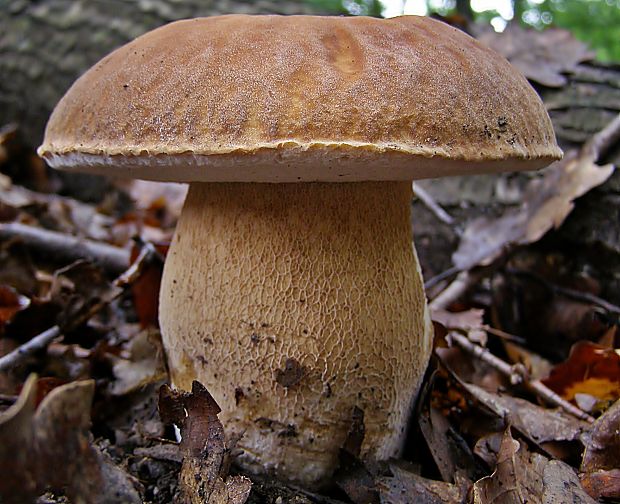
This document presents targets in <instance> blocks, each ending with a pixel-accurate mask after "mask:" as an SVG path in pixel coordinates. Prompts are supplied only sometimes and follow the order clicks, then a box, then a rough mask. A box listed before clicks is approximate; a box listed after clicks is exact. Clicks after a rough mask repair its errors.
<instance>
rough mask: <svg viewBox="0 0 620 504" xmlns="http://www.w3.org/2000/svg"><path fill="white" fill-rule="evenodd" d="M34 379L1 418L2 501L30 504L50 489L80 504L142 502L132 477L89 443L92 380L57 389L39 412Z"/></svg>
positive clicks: (49, 395) (0, 497)
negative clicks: (27, 503)
mask: <svg viewBox="0 0 620 504" xmlns="http://www.w3.org/2000/svg"><path fill="white" fill-rule="evenodd" d="M36 382H37V379H36V376H35V375H31V376H30V377H29V378H28V380H27V381H26V384H25V385H24V388H23V390H22V393H21V394H20V396H19V398H18V401H17V402H16V403H15V404H14V405H13V406H12V407H11V408H9V409H8V410H7V411H5V412H3V413H2V414H1V415H0V473H1V474H2V475H3V477H2V478H0V501H2V502H3V503H24V502H32V501H34V499H35V497H36V496H38V495H40V494H42V493H43V492H44V491H45V490H46V489H48V488H51V489H52V490H55V491H58V492H64V494H65V495H66V496H67V497H68V498H69V499H70V500H71V502H75V503H77V504H80V503H88V504H90V503H93V504H104V503H118V504H121V503H136V504H137V503H139V502H141V499H140V496H139V494H138V492H137V491H136V489H135V488H134V486H133V483H132V482H131V480H130V478H129V476H128V475H127V474H126V473H125V472H123V471H122V470H121V469H119V468H118V467H117V466H115V465H114V464H113V463H112V462H111V461H110V460H109V458H108V457H107V456H105V455H103V454H102V453H101V452H100V451H99V450H98V449H97V448H95V446H93V445H92V444H91V443H90V440H89V438H90V435H89V427H90V407H91V403H92V399H93V393H94V382H93V381H92V380H87V381H80V382H73V383H68V384H66V385H61V386H60V387H57V388H55V389H53V390H52V391H51V392H50V393H49V394H48V395H47V396H46V397H45V398H44V399H43V401H42V402H41V404H40V405H39V407H38V408H36V402H35V401H36V395H37V386H36Z"/></svg>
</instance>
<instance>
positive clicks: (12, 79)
mask: <svg viewBox="0 0 620 504" xmlns="http://www.w3.org/2000/svg"><path fill="white" fill-rule="evenodd" d="M227 13H254V14H257V13H278V14H302V13H303V14H310V13H318V12H317V11H316V10H314V9H312V8H311V7H310V6H308V4H307V3H305V2H304V1H303V0H286V1H278V0H256V1H252V0H38V1H34V0H0V125H3V124H6V123H9V122H17V123H18V124H19V125H20V129H21V130H22V131H23V132H24V134H25V136H26V138H27V139H28V140H29V141H30V142H32V143H33V144H36V145H38V142H39V141H40V140H41V138H42V133H43V129H44V127H45V123H46V121H47V118H48V117H49V114H50V112H51V110H52V108H53V107H54V105H55V104H56V102H57V101H58V100H59V99H60V97H61V96H62V95H63V94H64V92H65V91H66V90H67V89H68V88H69V86H70V85H71V84H72V82H73V81H74V80H75V79H76V78H77V77H78V76H79V75H80V74H81V73H83V72H84V71H85V70H86V69H88V68H89V67H90V66H91V65H93V64H94V63H95V62H97V61H98V60H99V59H100V58H101V57H103V56H104V55H105V54H107V53H108V52H110V51H111V50H113V49H114V48H116V47H118V46H120V45H122V44H124V43H126V42H127V41H129V40H131V39H133V38H135V37H137V36H138V35H141V34H142V33H144V32H146V31H148V30H151V29H153V28H156V27H157V26H160V25H162V24H165V23H168V22H170V21H174V20H177V19H182V18H188V17H197V16H209V15H214V14H227Z"/></svg>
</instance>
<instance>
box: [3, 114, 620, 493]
mask: <svg viewBox="0 0 620 504" xmlns="http://www.w3.org/2000/svg"><path fill="white" fill-rule="evenodd" d="M616 122H618V121H616ZM614 128H615V129H614ZM618 128H619V125H618V124H615V125H614V124H611V125H610V126H609V127H608V128H607V129H606V130H604V131H602V132H601V133H600V134H598V135H596V136H595V137H593V138H592V139H591V141H590V142H588V143H586V145H584V146H583V147H582V149H581V150H580V151H578V152H576V153H575V154H574V155H570V156H567V157H566V158H565V159H564V160H563V161H561V162H558V163H556V164H554V165H553V166H552V167H550V168H548V169H547V170H546V171H545V173H544V175H543V177H542V178H540V179H537V180H536V181H534V182H532V186H531V187H529V188H527V190H526V191H525V195H526V197H525V200H524V202H523V204H522V205H520V206H518V207H514V208H510V209H509V210H507V211H506V212H504V213H503V214H501V215H499V216H494V217H482V218H480V219H478V220H477V221H476V222H474V223H472V224H471V226H470V227H468V228H467V230H466V231H465V232H464V233H463V235H462V238H461V242H460V245H459V247H458V249H457V252H456V253H455V254H454V256H453V263H454V264H453V266H452V268H451V269H450V271H448V272H447V273H446V274H445V275H441V276H439V277H435V278H433V279H429V280H430V282H429V283H428V284H427V287H428V293H429V296H430V297H431V308H432V314H433V319H434V320H435V350H434V353H433V357H432V361H431V363H430V366H429V369H428V372H427V374H426V378H425V381H424V384H423V387H422V391H421V394H420V397H419V398H418V402H417V406H416V409H415V413H414V415H413V417H412V419H411V424H410V436H409V439H408V441H407V446H406V450H405V453H404V456H403V458H402V459H399V460H391V461H387V462H382V463H374V462H372V461H367V460H361V459H360V458H359V449H360V444H361V440H362V438H363V419H362V420H360V419H359V418H358V419H357V420H352V426H351V432H352V434H351V436H350V438H351V439H349V440H348V442H347V443H346V447H345V446H343V447H342V450H341V453H342V456H341V464H340V468H339V470H338V471H337V473H336V475H335V476H334V481H333V487H332V488H329V489H326V491H325V493H324V494H317V493H312V492H307V491H305V490H302V489H299V488H294V487H290V486H287V485H286V484H285V483H281V482H278V481H277V480H275V479H273V478H269V477H263V478H257V477H256V476H251V475H244V474H242V473H240V472H239V470H238V469H237V468H236V467H235V460H234V458H235V450H234V449H233V447H231V446H229V445H227V444H226V441H225V440H224V437H223V436H221V435H216V434H218V433H221V432H222V429H223V427H222V425H221V424H220V423H219V421H218V420H217V406H216V405H215V404H214V402H213V400H212V398H211V397H210V395H209V394H208V391H206V390H205V389H204V388H202V387H201V386H200V385H199V384H196V386H195V387H194V390H193V391H192V392H191V393H187V394H180V393H177V392H173V391H171V390H170V389H168V388H167V386H166V385H165V384H166V382H167V371H166V365H165V363H164V361H163V358H162V356H163V352H162V348H161V341H160V336H159V331H158V327H157V299H158V290H159V280H160V276H161V272H162V264H163V260H164V257H165V253H166V250H167V245H168V244H169V242H170V239H171V237H172V233H173V231H174V225H175V222H176V219H177V218H178V215H179V212H180V208H181V205H182V201H183V197H184V191H185V190H184V188H183V186H180V185H174V184H154V183H147V182H140V181H137V182H131V183H128V182H123V183H116V184H109V185H108V186H106V197H105V198H103V199H101V200H99V201H98V202H97V203H88V202H84V201H80V200H79V199H78V197H79V196H80V193H81V191H80V190H79V189H77V190H76V189H75V188H76V187H78V188H79V187H80V185H79V184H76V183H72V184H69V183H67V180H68V179H67V178H66V177H64V178H63V177H61V176H59V175H57V174H55V173H51V172H50V171H49V170H48V169H47V168H46V167H45V166H44V165H43V164H42V162H41V161H40V160H39V159H38V158H37V157H36V155H35V153H34V151H32V149H30V148H29V147H27V146H26V145H25V144H24V143H23V142H21V141H20V140H19V134H18V132H17V131H15V130H14V129H12V128H5V129H3V130H2V132H1V133H0V170H3V171H4V172H5V174H2V175H0V240H1V241H0V257H1V261H0V355H3V357H1V358H0V473H2V475H3V478H2V479H0V497H1V499H0V500H2V502H6V503H9V502H15V503H24V502H33V501H36V502H38V503H52V502H97V503H98V502H101V503H103V502H105V503H113V502H153V503H167V502H172V501H173V500H174V499H177V501H178V502H209V503H235V504H236V503H239V504H241V503H243V502H268V503H277V504H280V503H286V502H294V503H336V502H353V503H355V504H360V503H377V502H386V503H405V502H445V503H463V502H473V503H500V502H501V503H508V502H550V503H551V502H580V503H581V502H583V503H586V502H596V501H597V500H606V501H620V436H619V435H618V432H619V431H620V402H618V398H619V397H620V353H619V352H618V350H617V349H618V348H620V344H619V342H620V341H619V340H620V333H619V332H618V321H619V316H620V307H619V306H616V305H614V304H612V303H610V302H608V301H606V300H605V299H602V298H600V297H599V296H598V293H599V291H600V289H599V285H598V281H597V279H596V278H593V277H591V276H589V275H588V272H587V271H584V270H580V271H574V269H573V268H572V267H571V264H569V263H567V261H566V260H565V258H562V257H560V256H558V255H557V254H550V253H549V252H548V251H547V250H546V249H545V247H544V246H543V245H541V243H542V241H541V239H542V238H543V237H544V236H545V234H546V233H547V232H548V231H549V230H551V229H553V228H555V227H557V226H559V225H560V224H561V222H562V221H563V220H564V219H565V218H566V216H567V215H568V214H569V213H570V212H571V210H572V208H573V205H574V204H575V203H574V200H575V199H576V198H578V197H579V196H581V195H583V194H585V193H586V192H587V191H588V190H590V189H591V188H593V187H595V186H597V185H599V184H601V183H603V182H604V181H605V180H606V179H607V178H608V177H609V176H610V175H611V173H612V171H613V167H612V166H609V165H608V166H598V165H597V164H596V161H597V159H598V158H599V154H600V150H601V149H605V148H607V147H608V146H609V145H608V144H609V142H610V138H615V136H614V135H617V129H618ZM6 173H8V174H13V176H12V177H11V176H9V175H6ZM16 173H19V174H21V175H20V176H19V177H17V176H15V175H14V174H16ZM86 180H90V179H86ZM81 183H82V184H84V181H82V182H81ZM88 183H90V182H88ZM98 183H100V182H98ZM58 191H60V192H62V193H64V195H62V196H61V195H59V194H58ZM427 203H428V205H430V206H429V208H432V209H433V211H434V212H438V209H437V208H436V207H435V206H434V205H433V203H432V201H427ZM576 204H579V202H578V201H577V202H576ZM438 218H442V216H441V214H440V212H439V213H438ZM74 237H79V238H78V239H77V240H76V239H75V238H74ZM179 407H181V408H184V409H185V410H186V412H187V417H188V418H190V419H191V418H192V417H193V416H194V415H203V416H205V415H206V417H208V418H209V419H210V420H209V421H208V422H206V423H204V422H203V425H202V427H201V428H200V429H198V431H196V430H195V429H194V430H192V431H191V436H190V435H186V436H185V437H184V438H183V439H184V442H183V443H181V444H180V445H179V444H178V443H177V442H176V438H175V435H174V431H173V429H172V425H171V424H172V421H176V422H179V419H178V418H176V417H175V414H176V413H175V412H176V411H178V408H179ZM175 418H176V420H175ZM180 423H181V424H183V422H180ZM185 424H191V421H187V422H185ZM182 428H183V425H182ZM360 433H361V435H360ZM196 447H198V449H196ZM205 447H206V448H205ZM197 453H198V454H199V455H197Z"/></svg>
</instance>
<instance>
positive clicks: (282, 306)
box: [39, 15, 561, 486]
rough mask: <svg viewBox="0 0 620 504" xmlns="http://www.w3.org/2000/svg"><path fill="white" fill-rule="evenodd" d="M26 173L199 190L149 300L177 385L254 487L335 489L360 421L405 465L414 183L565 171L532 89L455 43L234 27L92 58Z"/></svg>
mask: <svg viewBox="0 0 620 504" xmlns="http://www.w3.org/2000/svg"><path fill="white" fill-rule="evenodd" d="M39 153H40V155H41V156H43V157H44V158H45V159H46V160H47V161H48V162H49V164H50V165H51V166H53V167H55V168H61V169H65V170H80V171H87V172H91V173H97V174H105V175H114V176H118V175H121V176H129V177H137V178H144V179H151V180H161V181H182V182H189V183H190V187H189V193H188V195H187V199H186V202H185V206H184V209H183V213H182V215H181V217H180V220H179V223H178V227H177V230H176V234H175V238H174V241H173V243H172V247H171V249H170V252H169V255H168V258H167V261H166V266H165V272H164V277H163V282H162V289H161V295H160V322H161V329H162V338H163V342H164V347H165V350H166V355H167V359H168V365H169V369H170V374H171V381H172V383H173V385H174V386H176V387H178V388H181V389H184V390H189V389H190V387H191V383H192V380H199V381H200V382H202V383H203V384H204V385H205V386H206V387H207V389H208V390H209V391H210V392H211V394H212V395H213V397H214V398H215V399H216V400H217V402H218V404H219V405H220V407H221V409H222V413H221V415H220V418H221V419H222V421H223V423H224V424H225V426H226V427H227V428H228V429H232V430H234V431H238V432H242V433H243V437H242V439H241V441H240V443H239V444H240V446H241V448H243V454H242V455H241V457H240V459H239V460H240V462H241V464H242V465H244V466H245V467H246V468H247V469H249V470H253V471H274V472H276V473H277V474H278V475H280V476H282V477H284V478H286V479H289V480H293V481H295V482H298V483H301V484H303V485H307V486H317V485H320V484H322V483H324V482H326V481H327V480H328V478H329V476H330V475H331V473H332V472H333V470H334V468H335V467H336V465H337V458H338V451H339V448H340V447H341V446H342V444H343V442H344V440H345V438H346V436H347V432H348V431H349V429H350V426H351V418H352V414H353V411H354V410H355V408H359V409H361V410H363V412H364V424H365V438H364V441H363V445H362V456H364V457H372V458H375V459H387V458H389V457H393V456H397V455H399V453H401V450H402V446H403V441H404V437H405V434H406V430H407V424H408V418H409V416H410V412H411V409H412V403H413V400H414V398H415V395H416V391H417V389H418V387H419V386H420V382H421V380H422V376H423V374H424V371H425V368H426V366H427V362H428V359H429V355H430V352H431V336H432V329H431V323H430V318H429V314H428V310H427V306H426V299H425V294H424V289H423V283H422V275H421V272H420V267H419V264H418V260H417V257H416V253H415V249H414V248H413V246H412V234H411V217H410V206H411V205H410V203H411V201H410V200H411V197H412V193H411V181H412V180H414V179H420V178H427V177H441V176H447V175H453V174H472V173H482V172H497V171H500V170H526V169H535V168H540V167H542V166H545V165H547V164H548V163H550V162H551V161H552V160H555V159H558V158H559V157H560V156H561V151H560V150H559V148H558V147H557V145H556V143H555V137H554V132H553V129H552V126H551V122H550V120H549V117H548V115H547V113H546V111H545V109H544V107H543V104H542V102H541V100H540V99H539V97H538V96H537V94H536V93H535V91H534V90H533V89H532V88H531V87H530V86H529V84H528V83H527V81H526V79H525V78H524V77H523V76H522V75H521V74H519V73H518V72H517V71H516V70H515V69H513V68H512V67H511V66H510V65H509V63H508V62H507V61H506V60H505V59H503V58H502V57H500V56H498V55H497V54H496V53H494V52H492V51H491V50H490V49H487V48H486V47H484V46H482V45H481V44H479V43H478V42H477V41H475V40H474V39H472V38H470V37H469V36H467V35H466V34H464V33H462V32H460V31H459V30H457V29H455V28H452V27H450V26H448V25H446V24H443V23H441V22H438V21H434V20H432V19H429V18H423V17H415V16H405V17H400V18H392V19H389V20H379V19H373V18H364V17H357V18H345V17H311V16H291V17H281V16H245V15H230V16H221V17H211V18H203V19H193V20H187V21H179V22H175V23H171V24H169V25H166V26H164V27H161V28H158V29H156V30H154V31H151V32H149V33H147V34H145V35H142V36H141V37H139V38H137V39H136V40H134V41H133V42H130V43H129V44H127V45H125V46H124V47H121V48H120V49H118V50H116V51H114V52H113V53H112V54H110V55H109V56H107V57H105V58H104V59H103V60H101V61H100V62H99V63H98V64H96V65H95V66H94V67H93V68H91V69H90V70H89V71H88V72H87V73H86V74H85V75H83V76H82V77H81V78H80V79H79V80H78V81H77V82H76V83H75V84H74V85H73V86H72V87H71V89H70V90H69V91H68V92H67V94H66V95H65V96H64V98H62V100H61V101H60V103H59V104H58V105H57V107H56V108H55V110H54V112H53V114H52V116H51V118H50V120H49V123H48V125H47V129H46V134H45V140H44V143H43V145H42V146H41V147H40V149H39ZM414 221H415V219H414Z"/></svg>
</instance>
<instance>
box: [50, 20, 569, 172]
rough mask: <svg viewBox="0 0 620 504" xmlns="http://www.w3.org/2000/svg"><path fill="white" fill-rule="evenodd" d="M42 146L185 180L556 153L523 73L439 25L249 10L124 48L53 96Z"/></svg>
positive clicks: (71, 164) (535, 161)
mask: <svg viewBox="0 0 620 504" xmlns="http://www.w3.org/2000/svg"><path fill="white" fill-rule="evenodd" d="M39 153H40V154H41V155H42V156H43V157H45V158H46V159H47V160H48V162H49V163H50V164H51V165H52V166H54V167H56V168H62V169H75V170H84V171H91V172H95V173H101V174H107V175H121V176H123V175H125V176H133V177H138V178H145V179H153V180H177V181H186V182H190V181H248V182H287V181H288V182H290V181H358V180H411V179H418V178H425V177H439V176H444V175H453V174H464V173H480V172H489V171H499V170H502V171H503V170H522V169H533V168H539V167H542V166H544V165H546V164H548V163H549V162H551V161H552V160H555V159H558V158H559V157H560V155H561V151H560V150H559V149H558V147H557V145H556V143H555V137H554V132H553V129H552V126H551V122H550V120H549V117H548V116H547V114H546V112H545V109H544V107H543V104H542V102H541V100H540V98H539V97H538V96H537V94H536V93H535V91H534V90H533V89H532V88H531V87H530V85H529V84H528V82H527V81H526V79H525V78H524V77H523V76H522V75H521V74H519V73H518V72H517V71H516V70H515V69H514V68H512V67H511V66H510V64H509V63H508V62H507V61H506V60H505V59H504V58H502V57H501V56H499V55H498V54H496V53H495V52H493V51H492V50H490V49H488V48H486V47H484V46H482V45H481V44H479V43H478V42H477V41H476V40H474V39H472V38H471V37H469V36H468V35H466V34H464V33H462V32H461V31H459V30H457V29H455V28H452V27H450V26H448V25H446V24H444V23H441V22H438V21H434V20H431V19H429V18H423V17H416V16H405V17H400V18H392V19H388V20H379V19H373V18H367V17H349V18H347V17H332V18H325V17H311V16H289V17H282V16H245V15H230V16H221V17H212V18H202V19H193V20H188V21H179V22H175V23H171V24H169V25H166V26H164V27H162V28H159V29H157V30H154V31H152V32H149V33H147V34H145V35H143V36H141V37H139V38H137V39H136V40H134V41H133V42H130V43H129V44H127V45H125V46H123V47H121V48H120V49H118V50H116V51H114V52H113V53H112V54H110V55H109V56H107V57H106V58H104V59H103V60H102V61H101V62H100V63H98V64H97V65H95V66H94V67H93V68H91V69H90V70H89V71H88V72H86V74H84V75H83V76H82V77H81V78H80V79H79V80H78V81H77V82H76V83H75V84H74V85H73V86H72V88H71V89H70V90H69V91H68V92H67V94H66V95H65V96H64V98H63V99H62V100H61V102H60V103H59V104H58V106H57V107H56V109H55V110H54V113H53V114H52V117H51V119H50V121H49V123H48V126H47V129H46V134H45V140H44V143H43V145H42V146H41V147H40V150H39Z"/></svg>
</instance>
